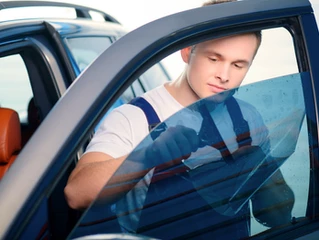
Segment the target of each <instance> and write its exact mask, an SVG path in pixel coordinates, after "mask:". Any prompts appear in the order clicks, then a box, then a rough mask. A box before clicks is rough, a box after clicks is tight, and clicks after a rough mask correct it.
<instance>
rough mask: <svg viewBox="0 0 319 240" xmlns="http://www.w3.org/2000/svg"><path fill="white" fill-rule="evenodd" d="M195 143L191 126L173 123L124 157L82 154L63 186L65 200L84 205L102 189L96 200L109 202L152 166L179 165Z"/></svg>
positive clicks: (81, 207)
mask: <svg viewBox="0 0 319 240" xmlns="http://www.w3.org/2000/svg"><path fill="white" fill-rule="evenodd" d="M198 146H199V138H198V136H197V134H196V132H195V131H194V130H193V129H190V128H187V127H184V126H176V127H172V128H168V129H167V130H166V131H165V132H164V133H162V134H161V135H160V136H159V137H158V138H157V139H156V140H155V141H154V142H153V143H152V144H150V145H149V146H147V147H145V148H143V149H140V150H137V151H133V152H132V153H131V154H129V155H128V156H123V157H120V158H112V157H111V156H110V155H107V154H105V153H100V152H90V153H86V154H84V155H83V156H82V158H81V159H80V160H79V163H78V164H77V166H76V168H75V169H74V170H73V172H72V173H71V175H70V177H69V180H68V183H67V186H66V187H65V189H64V192H65V196H66V199H67V202H68V204H69V206H70V207H71V208H74V209H83V208H86V207H88V206H89V205H90V204H91V202H92V201H93V200H94V199H96V198H97V196H98V194H99V192H100V191H101V190H102V189H103V190H102V191H101V194H100V195H99V200H103V202H104V203H113V202H115V201H116V200H118V199H119V198H120V197H122V196H123V195H124V194H125V193H127V192H128V191H129V190H131V189H132V188H133V187H134V186H135V185H136V183H137V182H138V181H139V180H140V179H141V178H143V177H144V176H145V175H146V174H147V173H148V172H149V171H150V170H151V169H152V168H154V167H157V169H165V168H167V167H170V166H173V165H176V164H179V163H180V162H181V161H182V159H185V158H187V157H188V156H189V154H190V153H191V152H195V151H196V150H197V149H198ZM127 158H128V159H127ZM120 166H121V167H120ZM119 167H120V168H119ZM104 186H105V187H104Z"/></svg>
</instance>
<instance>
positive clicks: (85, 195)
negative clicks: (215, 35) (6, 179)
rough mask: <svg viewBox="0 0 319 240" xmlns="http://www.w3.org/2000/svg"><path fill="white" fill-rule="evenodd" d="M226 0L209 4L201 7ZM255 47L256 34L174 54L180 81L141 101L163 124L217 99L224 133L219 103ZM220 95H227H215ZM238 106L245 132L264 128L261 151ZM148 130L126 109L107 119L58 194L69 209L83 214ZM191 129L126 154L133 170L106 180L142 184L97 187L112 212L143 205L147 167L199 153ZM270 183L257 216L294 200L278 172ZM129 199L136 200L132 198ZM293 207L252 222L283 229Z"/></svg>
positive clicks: (254, 123)
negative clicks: (204, 101) (113, 206)
mask: <svg viewBox="0 0 319 240" xmlns="http://www.w3.org/2000/svg"><path fill="white" fill-rule="evenodd" d="M231 1H232V0H212V1H209V2H207V3H206V4H204V5H205V6H206V5H211V4H216V3H221V2H231ZM260 42H261V34H260V32H253V33H245V34H238V35H233V36H227V37H223V38H219V39H213V40H209V41H206V42H202V43H198V44H196V45H195V46H190V47H187V48H184V49H182V50H181V57H182V59H183V61H184V62H185V64H186V66H185V70H184V72H183V73H182V74H181V76H180V77H179V78H178V79H176V80H175V81H173V82H170V83H166V84H165V85H163V86H160V87H158V88H156V89H153V90H151V91H149V92H147V93H146V94H144V95H143V98H144V99H146V100H147V101H148V102H149V103H150V104H151V105H152V107H153V108H154V109H155V111H156V113H157V115H158V116H159V118H160V120H161V121H164V120H165V119H167V118H168V117H170V116H171V115H173V114H174V113H176V112H178V111H179V110H181V109H183V108H184V107H186V106H189V105H191V104H193V103H195V102H196V101H198V100H200V99H203V98H206V97H209V96H212V95H215V94H218V95H217V97H216V99H215V101H217V102H219V103H220V106H219V108H218V111H214V112H215V113H212V117H213V118H214V114H215V117H216V118H221V117H222V118H223V119H222V120H221V121H217V122H216V125H217V128H219V129H220V131H221V132H222V130H221V129H224V128H226V129H229V128H231V124H232V123H231V120H230V118H229V113H228V112H227V109H226V108H225V106H224V104H223V103H224V101H225V100H226V99H227V98H228V97H229V96H228V95H229V94H230V91H227V90H230V89H233V88H237V87H238V86H239V85H240V84H241V83H242V81H243V79H244V77H245V75H246V73H247V71H248V70H249V67H250V66H251V64H252V62H253V59H254V56H255V55H256V52H257V50H258V48H259V45H260ZM224 91H226V92H225V93H222V92H224ZM239 105H240V108H241V111H242V113H243V115H244V118H245V120H246V121H247V122H248V124H249V127H250V129H264V130H265V131H263V132H262V133H260V134H256V135H252V145H253V146H260V147H261V148H262V149H263V151H264V152H267V151H268V150H267V149H268V148H269V140H268V136H267V134H268V133H267V129H265V126H264V124H263V121H262V119H261V116H260V115H259V113H258V112H257V111H256V110H255V109H254V108H252V107H251V106H248V105H247V104H245V103H242V102H239ZM224 116H225V117H224ZM225 119H226V120H225ZM227 119H228V120H227ZM148 127H149V125H148V122H147V118H146V116H145V114H144V112H143V111H142V110H141V109H140V108H139V107H136V106H133V105H130V104H125V105H123V106H121V107H119V108H117V109H115V110H113V111H112V112H111V113H110V114H109V115H108V117H107V118H106V119H105V120H104V122H103V123H102V124H101V126H100V128H99V129H98V131H97V132H96V134H95V136H94V137H93V139H92V141H91V142H90V144H89V146H88V148H87V150H86V152H85V154H84V155H83V156H82V157H81V159H80V160H79V163H78V165H77V166H76V168H75V169H74V171H73V172H72V174H71V176H70V178H69V181H68V184H67V186H66V188H65V195H66V199H67V201H68V204H69V205H70V207H72V208H75V209H85V208H86V207H88V206H89V205H90V203H91V202H92V201H93V200H94V199H95V198H96V197H97V195H98V193H99V192H100V191H101V190H102V188H103V187H104V185H105V184H106V183H107V182H108V181H109V180H110V179H111V177H112V176H113V174H114V173H115V172H116V170H117V169H118V168H119V166H120V165H121V164H122V163H123V162H124V160H125V159H126V157H127V156H128V155H129V154H130V153H131V151H132V150H133V149H134V148H135V147H136V146H137V145H138V144H139V143H140V142H141V141H142V140H143V139H144V138H145V136H147V135H148V134H149V128H148ZM198 131H199V129H193V128H189V127H187V126H185V125H179V126H175V127H170V128H168V129H167V130H166V131H165V132H163V133H162V134H161V135H160V136H159V137H158V138H157V139H156V140H155V141H154V142H153V143H152V144H151V145H150V146H148V147H147V148H146V149H143V150H141V151H136V152H134V153H133V154H131V155H130V157H131V158H133V159H134V160H136V161H134V164H132V168H134V170H133V171H132V172H134V174H126V175H118V178H112V180H111V182H117V181H119V182H126V181H130V180H134V179H138V178H142V180H141V181H140V182H139V187H136V182H133V183H131V184H125V185H122V186H121V187H118V188H112V189H104V190H103V194H102V195H103V197H105V198H106V199H107V201H108V202H110V203H114V202H117V201H118V206H122V207H125V206H128V205H130V206H131V205H132V206H131V207H129V208H139V207H141V206H143V201H144V200H145V195H146V192H147V189H148V186H149V183H150V179H151V178H152V174H153V170H152V169H153V168H154V167H156V166H159V165H160V166H161V167H162V168H165V167H168V166H170V165H175V164H178V163H180V162H181V161H184V163H185V165H187V162H188V160H189V159H188V157H189V156H190V155H191V154H192V153H195V152H196V151H197V150H198V149H199V148H200V147H201V139H200V137H199V136H198ZM228 132H231V131H228ZM232 134H233V135H232V136H231V137H230V138H233V139H236V134H235V133H232ZM226 145H227V142H226ZM228 147H229V151H230V152H231V153H234V152H236V150H237V146H228ZM240 151H242V152H239V153H236V154H239V155H243V154H245V153H244V151H245V150H244V149H243V150H240ZM154 159H156V161H154ZM189 167H190V168H191V166H189ZM144 176H145V177H144ZM272 183H274V184H275V185H276V184H277V185H278V188H271V189H270V188H269V189H267V191H259V192H258V193H257V194H255V196H254V198H253V203H252V205H253V207H255V208H256V209H259V210H260V209H266V208H268V207H271V206H272V204H275V203H278V202H283V201H285V200H287V196H288V198H293V193H292V192H291V190H290V188H289V187H288V186H287V185H286V184H285V182H284V180H283V178H282V175H281V173H280V171H277V173H276V174H274V175H273V177H272V178H271V179H270V180H269V185H271V184H272ZM279 183H280V184H279ZM283 191H286V192H288V195H287V194H286V195H285V194H283ZM124 196H125V197H124ZM134 196H139V197H138V198H134ZM143 196H144V197H143ZM119 200H120V201H119ZM254 202H255V203H254ZM262 202H263V203H264V205H263V204H261V203H262ZM292 204H293V202H292V203H290V204H288V205H285V206H284V207H283V208H281V209H279V210H276V211H275V212H271V213H269V212H268V211H266V213H264V214H259V216H256V217H257V219H259V220H260V221H261V222H263V223H265V224H266V225H268V226H276V225H279V224H283V223H287V222H289V221H290V218H291V209H292ZM119 208H120V207H119ZM256 213H257V212H256ZM256 215H257V214H256ZM258 217H259V218H258ZM134 218H135V220H134ZM136 219H137V220H136ZM137 222H138V216H132V218H131V219H124V220H122V222H121V225H122V227H123V228H125V229H126V230H127V231H130V232H134V231H135V230H136V227H137Z"/></svg>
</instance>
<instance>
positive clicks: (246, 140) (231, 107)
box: [199, 97, 252, 163]
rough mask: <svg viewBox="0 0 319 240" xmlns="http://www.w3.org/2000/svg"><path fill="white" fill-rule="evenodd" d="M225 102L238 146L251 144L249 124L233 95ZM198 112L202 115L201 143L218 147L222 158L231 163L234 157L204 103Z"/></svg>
mask: <svg viewBox="0 0 319 240" xmlns="http://www.w3.org/2000/svg"><path fill="white" fill-rule="evenodd" d="M225 104H226V107H227V111H228V113H229V115H230V118H231V121H232V123H233V130H234V132H235V134H236V141H237V144H238V148H240V147H242V146H249V145H251V142H252V140H251V137H250V130H249V125H248V123H247V121H246V120H245V119H244V117H243V114H242V112H241V109H240V107H239V104H238V102H237V101H236V99H235V98H234V97H230V98H229V99H227V100H226V102H225ZM200 113H201V115H202V117H203V124H202V127H201V130H200V134H199V135H200V136H201V141H202V144H203V145H205V144H207V145H211V146H212V147H214V148H216V149H218V150H219V151H220V153H221V155H222V158H223V159H224V160H225V161H226V162H228V163H232V162H233V161H234V159H233V157H232V155H231V153H230V151H229V149H228V147H227V145H226V144H225V141H224V139H223V138H222V136H221V134H220V132H219V130H218V128H217V127H216V124H215V122H214V119H213V118H212V117H211V115H210V112H209V110H208V109H207V106H206V104H203V105H201V106H200Z"/></svg>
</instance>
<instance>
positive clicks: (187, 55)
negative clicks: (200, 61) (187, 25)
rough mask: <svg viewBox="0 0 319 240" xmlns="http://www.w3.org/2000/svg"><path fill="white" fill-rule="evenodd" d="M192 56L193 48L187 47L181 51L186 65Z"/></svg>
mask: <svg viewBox="0 0 319 240" xmlns="http://www.w3.org/2000/svg"><path fill="white" fill-rule="evenodd" d="M191 54H192V47H191V46H190V47H186V48H183V49H182V50H181V56H182V59H183V61H184V62H185V63H189V60H190V56H191Z"/></svg>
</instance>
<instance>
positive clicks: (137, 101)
mask: <svg viewBox="0 0 319 240" xmlns="http://www.w3.org/2000/svg"><path fill="white" fill-rule="evenodd" d="M129 104H132V105H134V106H136V107H139V108H140V109H141V110H143V112H144V114H145V117H146V119H147V122H148V130H149V131H150V133H151V137H152V139H153V140H155V139H156V138H157V137H158V136H159V135H160V134H161V133H162V132H163V131H165V130H166V128H167V127H166V124H165V123H162V124H161V126H162V127H158V128H156V129H154V131H152V130H153V128H155V127H156V126H157V125H159V124H160V123H161V121H160V119H159V117H158V115H157V113H156V111H155V110H154V108H153V107H152V105H151V104H150V103H149V102H148V101H146V100H145V98H142V97H136V98H134V99H132V100H131V101H130V102H129Z"/></svg>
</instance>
